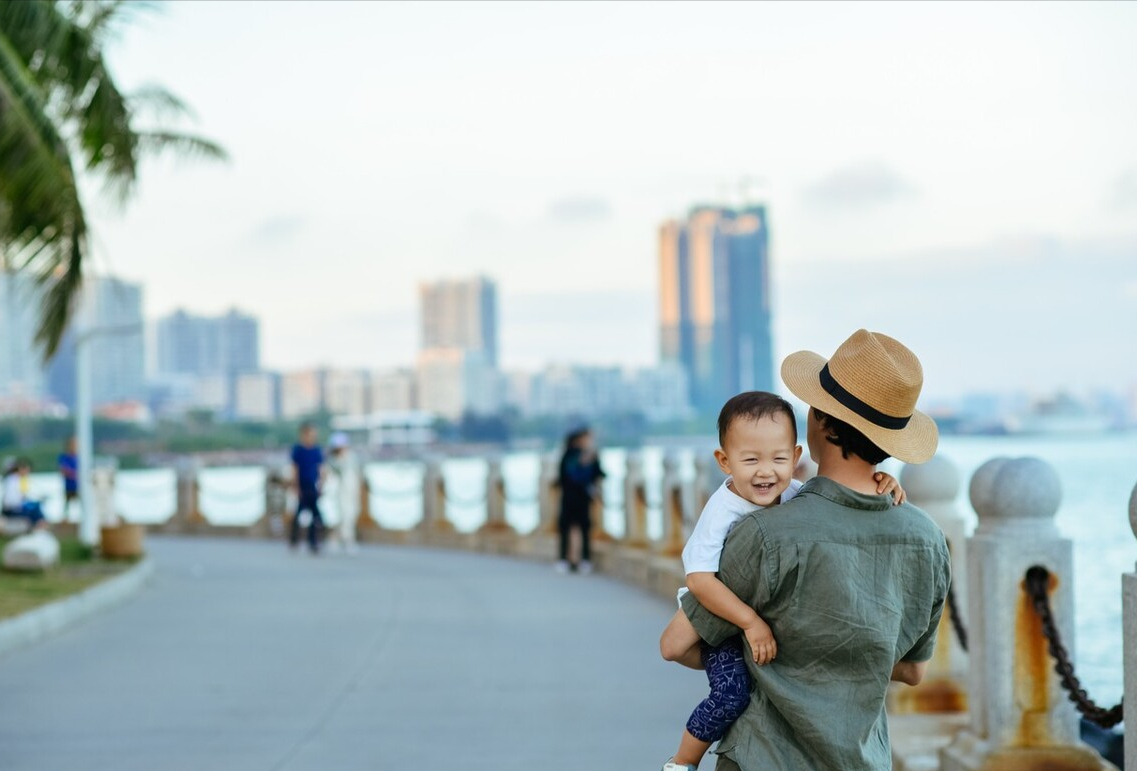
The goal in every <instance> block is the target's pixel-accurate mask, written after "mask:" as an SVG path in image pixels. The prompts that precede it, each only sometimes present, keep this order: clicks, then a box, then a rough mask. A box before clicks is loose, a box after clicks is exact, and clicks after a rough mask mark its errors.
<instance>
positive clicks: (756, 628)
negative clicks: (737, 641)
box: [742, 618, 778, 666]
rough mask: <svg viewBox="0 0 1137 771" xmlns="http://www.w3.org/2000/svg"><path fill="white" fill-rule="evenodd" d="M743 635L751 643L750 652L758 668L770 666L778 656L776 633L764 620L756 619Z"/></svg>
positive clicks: (745, 629) (744, 629)
mask: <svg viewBox="0 0 1137 771" xmlns="http://www.w3.org/2000/svg"><path fill="white" fill-rule="evenodd" d="M742 633H743V634H744V635H746V641H747V642H748V643H750V652H751V653H752V654H753V655H754V663H755V664H757V665H758V666H762V665H763V664H769V663H770V662H771V661H773V660H774V658H775V657H776V656H777V655H778V643H777V641H776V640H774V632H773V631H772V630H771V629H770V625H769V624H767V623H766V622H765V621H763V620H762V619H760V618H756V619H755V620H754V621H752V622H751V623H750V624H749V625H747V626H746V627H745V628H743V630H742Z"/></svg>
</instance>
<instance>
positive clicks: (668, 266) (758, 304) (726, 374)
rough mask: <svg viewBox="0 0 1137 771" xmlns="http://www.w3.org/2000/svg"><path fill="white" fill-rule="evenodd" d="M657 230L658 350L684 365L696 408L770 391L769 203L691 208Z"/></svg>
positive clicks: (668, 360) (666, 360) (710, 408)
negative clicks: (682, 217) (743, 394)
mask: <svg viewBox="0 0 1137 771" xmlns="http://www.w3.org/2000/svg"><path fill="white" fill-rule="evenodd" d="M659 236H660V239H659V240H660V248H659V267H660V295H659V300H660V354H661V358H662V360H663V362H664V363H676V364H679V365H680V366H682V367H683V369H684V370H685V371H686V372H687V376H688V378H689V387H690V394H691V400H692V403H693V404H694V406H695V408H696V409H697V410H699V411H700V412H702V413H711V414H713V413H715V412H717V411H718V410H719V408H720V407H721V406H722V404H723V402H725V401H726V400H727V399H729V398H730V397H731V396H733V395H734V394H736V393H739V392H740V391H752V390H766V391H768V390H771V389H772V388H773V383H774V372H773V346H772V341H771V334H770V279H769V230H768V226H767V219H766V208H765V207H764V206H749V207H746V208H743V209H729V208H719V207H696V208H694V209H692V210H691V212H690V214H689V215H688V217H687V219H686V220H685V221H674V220H673V221H669V222H666V223H664V224H663V225H662V227H661V228H660V233H659Z"/></svg>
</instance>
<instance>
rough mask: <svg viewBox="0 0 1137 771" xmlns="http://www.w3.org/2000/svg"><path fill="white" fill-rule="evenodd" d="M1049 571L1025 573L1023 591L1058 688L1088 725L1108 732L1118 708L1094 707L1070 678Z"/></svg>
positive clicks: (1071, 672) (1117, 720) (1037, 569)
mask: <svg viewBox="0 0 1137 771" xmlns="http://www.w3.org/2000/svg"><path fill="white" fill-rule="evenodd" d="M1049 587H1050V571H1049V570H1047V569H1046V568H1044V567H1040V566H1039V565H1035V566H1034V567H1032V568H1030V569H1028V570H1027V571H1026V591H1027V595H1028V596H1029V597H1030V600H1031V604H1032V605H1033V606H1034V610H1035V612H1036V613H1037V614H1038V618H1039V619H1040V620H1041V621H1042V634H1043V636H1044V637H1045V638H1046V639H1047V641H1048V642H1049V643H1050V655H1051V656H1053V657H1054V661H1055V662H1056V663H1055V665H1054V671H1055V672H1057V673H1058V675H1059V677H1060V678H1061V681H1062V687H1063V688H1065V689H1066V691H1067V692H1068V693H1069V696H1070V701H1072V702H1074V706H1075V707H1077V708H1078V711H1079V712H1081V713H1082V715H1083V716H1084V717H1085V718H1086V720H1089V721H1090V722H1091V723H1096V724H1098V725H1099V726H1101V727H1102V728H1112V727H1113V726H1115V725H1117V724H1118V723H1120V722H1121V721H1122V714H1121V711H1122V710H1121V708H1122V705H1121V704H1118V705H1116V706H1113V707H1110V708H1109V709H1104V708H1102V707H1099V706H1098V705H1097V704H1095V703H1094V702H1093V701H1092V700H1091V699H1090V697H1089V695H1088V694H1087V693H1086V691H1085V689H1084V688H1082V684H1081V682H1080V681H1079V680H1078V678H1077V676H1076V675H1075V674H1074V665H1073V664H1072V663H1071V662H1070V654H1069V652H1068V651H1067V650H1066V648H1065V646H1063V645H1062V638H1061V637H1060V636H1059V634H1058V624H1056V623H1055V622H1054V615H1053V614H1052V613H1051V611H1050V594H1049V591H1048V590H1049Z"/></svg>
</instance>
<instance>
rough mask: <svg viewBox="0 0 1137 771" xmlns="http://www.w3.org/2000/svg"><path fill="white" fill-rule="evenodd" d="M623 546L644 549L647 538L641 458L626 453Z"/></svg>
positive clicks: (636, 454) (645, 496)
mask: <svg viewBox="0 0 1137 771" xmlns="http://www.w3.org/2000/svg"><path fill="white" fill-rule="evenodd" d="M624 521H625V525H624V545H625V546H634V547H636V548H644V547H646V546H647V545H648V537H647V493H646V491H645V490H644V473H643V458H642V457H641V456H640V454H639V453H638V452H629V453H628V473H627V475H626V476H625V477H624Z"/></svg>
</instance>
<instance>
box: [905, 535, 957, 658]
mask: <svg viewBox="0 0 1137 771" xmlns="http://www.w3.org/2000/svg"><path fill="white" fill-rule="evenodd" d="M937 557H938V560H937V561H938V562H939V565H938V567H937V570H936V576H935V580H934V582H933V587H934V588H933V591H934V592H935V593H936V596H935V600H934V602H933V603H932V614H931V616H930V617H929V620H928V628H927V629H926V630H924V634H922V635H920V639H918V640H917V641H916V644H915V645H913V646H912V648H911V650H909V651H908V652H907V653H905V654H904V658H903V660H904V661H909V662H913V663H917V664H918V663H920V662H922V661H927V660H929V659H930V658H932V653H933V652H934V651H935V649H936V632H938V631H939V628H940V617H942V616H943V614H944V601H945V599H946V598H947V591H948V586H949V585H950V584H951V557H950V556H949V555H948V552H947V549H946V548H945V549H942V550H941V553H940V554H939V555H937Z"/></svg>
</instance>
